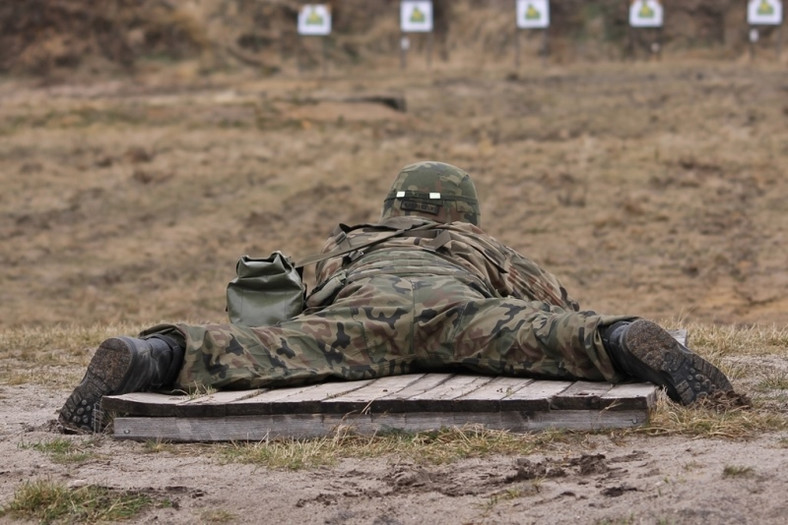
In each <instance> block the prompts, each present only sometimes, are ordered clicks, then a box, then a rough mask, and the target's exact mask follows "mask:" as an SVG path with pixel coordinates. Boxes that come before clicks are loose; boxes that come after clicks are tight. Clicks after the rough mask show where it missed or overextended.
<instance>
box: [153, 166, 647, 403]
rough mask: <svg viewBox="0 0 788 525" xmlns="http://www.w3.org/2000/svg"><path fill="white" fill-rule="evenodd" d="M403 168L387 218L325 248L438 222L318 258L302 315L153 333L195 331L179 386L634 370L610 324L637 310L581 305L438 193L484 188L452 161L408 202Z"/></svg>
mask: <svg viewBox="0 0 788 525" xmlns="http://www.w3.org/2000/svg"><path fill="white" fill-rule="evenodd" d="M433 169H434V167H433ZM402 173H404V175H403V176H402V177H401V181H400V182H401V184H399V185H395V188H393V189H392V193H391V194H390V195H389V197H388V198H387V199H386V201H385V203H384V212H383V218H384V220H383V221H382V222H381V224H379V225H364V226H362V227H359V228H355V229H352V228H348V227H343V226H342V225H340V227H338V229H337V230H336V231H335V233H334V235H332V237H331V238H330V239H329V240H328V242H327V243H326V244H325V246H324V248H323V251H324V252H328V251H331V250H333V249H334V248H337V247H342V246H345V245H347V244H348V243H352V244H351V245H355V246H359V245H360V244H361V243H362V242H366V241H367V240H373V239H374V238H375V237H376V236H378V237H380V236H383V235H387V234H388V232H390V231H391V229H399V228H403V227H408V226H414V225H420V224H425V223H428V222H430V223H431V224H432V227H429V228H427V229H426V230H422V231H419V232H418V234H417V232H413V233H412V234H405V235H403V236H400V237H394V238H391V239H388V240H385V241H383V242H382V243H380V244H377V245H375V246H373V247H372V248H369V249H367V250H361V251H357V252H352V253H350V254H349V255H345V256H342V257H336V258H332V259H328V260H326V261H324V262H322V263H321V264H319V265H318V268H317V277H318V283H320V284H318V286H317V287H316V288H315V290H314V291H313V292H312V293H311V295H310V296H309V297H308V299H307V309H306V310H305V312H304V313H303V314H301V315H299V316H297V317H294V318H292V319H290V320H287V321H285V322H282V323H279V324H277V325H273V326H261V327H254V328H250V327H244V326H239V325H231V324H217V325H199V326H195V325H185V324H177V325H162V326H158V327H154V328H152V329H151V330H148V331H147V332H145V334H150V333H157V332H158V333H168V334H170V335H176V336H177V335H180V336H182V337H183V339H184V340H185V347H186V352H185V357H184V362H183V366H182V368H181V371H180V375H179V376H178V379H177V383H178V384H177V386H178V387H179V388H184V389H190V388H194V387H199V386H210V387H214V388H219V389H245V388H256V387H276V386H291V385H298V384H304V383H314V382H319V381H323V380H325V379H329V378H332V379H346V380H357V379H364V378H371V377H379V376H385V375H393V374H404V373H411V372H417V371H446V370H465V371H472V372H477V373H485V374H502V375H509V376H522V377H541V378H554V379H588V380H607V381H613V382H615V381H619V380H621V379H623V376H621V375H620V374H619V373H618V372H616V370H615V369H614V367H613V364H612V362H611V359H610V356H609V355H608V353H607V352H606V350H605V347H604V346H603V344H602V340H601V336H600V331H599V328H601V327H604V326H608V325H610V324H612V323H614V322H616V321H620V320H630V319H633V318H632V317H625V316H601V315H597V314H595V313H594V312H581V311H578V310H579V308H578V304H577V303H576V302H575V301H574V300H573V299H572V298H571V297H569V295H568V294H567V291H566V290H565V289H564V287H563V286H562V285H561V284H560V282H559V281H558V279H556V277H555V276H553V275H551V274H550V273H548V272H546V271H545V270H543V269H542V268H540V267H539V266H538V265H537V264H536V263H534V262H533V261H531V260H529V259H527V258H525V257H523V256H522V255H520V254H518V253H517V252H515V251H514V250H512V249H510V248H508V247H506V246H505V245H503V244H501V243H500V242H498V241H496V240H495V239H494V238H492V237H490V236H489V235H487V234H485V233H484V232H483V231H482V230H481V229H480V228H479V227H477V225H478V205H477V203H476V201H475V198H474V199H468V200H465V199H463V198H462V196H461V195H458V196H457V197H459V198H454V199H452V200H451V201H447V202H442V203H441V205H436V204H435V203H432V202H431V201H430V198H431V197H430V196H431V195H437V194H440V193H441V191H440V190H443V191H444V192H447V191H451V187H455V188H460V190H459V191H460V192H461V193H462V192H468V191H470V190H473V194H474V197H475V189H473V188H472V186H470V188H468V187H467V186H463V185H464V184H466V180H465V179H461V180H453V177H454V173H449V174H448V175H446V177H449V179H448V180H449V182H452V184H449V185H447V187H446V188H445V189H442V188H440V187H439V188H437V189H438V190H439V191H437V192H429V193H424V194H423V195H422V196H423V197H424V199H421V200H418V199H417V200H415V201H411V202H410V203H408V202H407V199H406V198H404V197H407V194H408V192H411V191H412V192H414V193H413V194H414V195H415V194H416V193H417V190H418V188H415V189H414V188H412V187H411V185H409V184H408V177H407V175H408V168H405V169H404V170H403V172H401V174H402ZM462 173H464V172H462ZM465 176H466V177H467V174H466V175H465ZM467 184H470V179H467ZM403 188H405V189H403ZM408 188H410V189H408ZM431 189H435V188H431ZM403 196H404V197H403ZM444 197H445V195H444ZM431 216H434V217H435V220H434V221H431V220H427V219H425V217H431ZM456 218H460V219H464V221H454V222H452V220H453V219H456ZM466 221H467V222H466ZM145 334H143V335H145Z"/></svg>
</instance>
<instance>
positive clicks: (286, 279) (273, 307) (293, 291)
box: [227, 251, 306, 326]
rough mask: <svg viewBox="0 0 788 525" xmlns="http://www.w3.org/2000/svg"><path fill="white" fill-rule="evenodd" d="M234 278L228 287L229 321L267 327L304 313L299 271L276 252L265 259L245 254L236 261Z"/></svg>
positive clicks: (304, 287)
mask: <svg viewBox="0 0 788 525" xmlns="http://www.w3.org/2000/svg"><path fill="white" fill-rule="evenodd" d="M235 274H236V278H235V279H233V280H232V281H230V283H229V284H228V285H227V313H228V315H229V317H230V322H231V323H234V324H240V325H245V326H270V325H273V324H276V323H279V322H281V321H285V320H287V319H290V318H291V317H295V316H296V315H298V314H300V313H301V312H302V311H303V310H304V297H305V295H306V286H305V285H304V283H303V281H302V280H301V268H300V267H296V266H295V265H294V264H293V262H292V261H291V260H290V258H289V257H287V256H286V255H284V254H283V253H282V252H279V251H276V252H274V253H272V254H271V255H269V256H268V257H266V258H264V259H261V258H254V257H249V256H248V255H244V256H242V257H241V258H240V259H238V263H237V264H236V265H235Z"/></svg>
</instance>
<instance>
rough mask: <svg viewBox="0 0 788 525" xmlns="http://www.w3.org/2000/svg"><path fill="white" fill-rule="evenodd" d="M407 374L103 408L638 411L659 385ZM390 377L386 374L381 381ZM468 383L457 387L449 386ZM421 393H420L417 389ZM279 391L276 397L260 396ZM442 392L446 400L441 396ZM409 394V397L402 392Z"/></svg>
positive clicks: (135, 400) (155, 412)
mask: <svg viewBox="0 0 788 525" xmlns="http://www.w3.org/2000/svg"><path fill="white" fill-rule="evenodd" d="M414 377H415V378H414V380H413V381H411V382H410V383H407V382H408V378H407V376H400V379H401V380H402V381H404V382H406V383H407V384H406V386H405V387H403V388H401V389H400V390H399V391H395V392H389V393H386V395H382V396H379V397H378V398H375V399H370V400H363V399H359V398H358V397H357V396H353V395H350V396H348V397H343V396H345V395H347V394H352V393H353V392H359V391H363V390H364V389H365V388H370V387H371V386H374V384H375V382H374V381H369V380H365V381H360V382H355V381H349V382H345V383H331V384H323V385H313V386H312V387H303V388H301V389H298V388H291V389H287V390H289V391H290V393H291V394H293V396H292V397H290V398H288V397H287V396H284V395H278V394H284V393H282V392H276V391H274V390H270V391H264V390H249V391H236V392H217V393H214V394H209V395H206V396H201V397H197V398H192V397H188V396H168V395H165V394H155V393H147V392H135V393H131V394H124V395H121V396H105V397H104V398H103V399H102V404H101V407H102V410H103V411H105V412H112V413H115V414H118V415H126V416H139V417H229V416H245V415H274V414H283V415H285V414H309V415H312V414H340V415H341V414H348V413H370V414H374V413H378V414H380V413H417V412H470V413H475V412H480V411H482V412H483V411H487V412H496V411H520V412H538V411H546V410H549V409H551V410H582V409H584V410H603V409H607V410H630V409H641V408H650V407H651V406H652V405H653V404H654V402H655V400H656V395H655V388H656V387H654V386H653V385H650V384H640V385H641V386H640V387H635V386H629V387H627V386H626V385H612V384H610V383H595V382H587V381H577V382H574V383H571V382H566V381H536V380H528V379H523V380H521V381H522V386H521V387H520V388H514V389H511V391H505V392H499V393H496V394H495V397H493V398H488V399H484V398H481V397H479V396H478V395H477V396H474V392H477V391H478V390H479V388H485V387H487V386H489V385H492V384H494V382H495V381H497V380H498V378H493V377H486V376H455V377H454V378H449V379H447V378H444V377H441V376H440V375H439V376H437V377H433V376H432V375H431V374H427V375H425V376H414ZM381 380H382V379H381ZM452 380H454V383H453V384H454V385H455V387H456V386H457V385H460V386H462V387H465V388H467V390H466V389H465V388H459V389H455V390H454V391H452V389H451V388H448V387H446V386H444V385H449V384H452ZM420 384H426V385H433V384H434V385H436V387H443V388H442V389H441V388H437V389H435V390H433V389H430V388H425V389H422V390H419V388H418V386H419V385H420ZM412 392H416V394H414V395H410V394H411V393H412ZM272 394H277V395H275V396H274V400H273V401H270V402H259V401H258V400H259V399H267V398H269V397H271V395H272ZM433 395H435V396H437V397H438V398H437V399H436V398H433V397H432V396H433ZM401 396H407V397H401Z"/></svg>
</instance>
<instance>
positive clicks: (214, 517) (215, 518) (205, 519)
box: [200, 509, 237, 523]
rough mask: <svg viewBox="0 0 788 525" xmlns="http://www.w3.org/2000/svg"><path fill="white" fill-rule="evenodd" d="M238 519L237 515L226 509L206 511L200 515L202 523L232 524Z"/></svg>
mask: <svg viewBox="0 0 788 525" xmlns="http://www.w3.org/2000/svg"><path fill="white" fill-rule="evenodd" d="M236 519H237V516H236V515H235V514H233V513H232V512H230V511H228V510H224V509H211V510H206V511H205V512H203V513H202V514H200V522H201V523H232V522H234V521H235V520H236Z"/></svg>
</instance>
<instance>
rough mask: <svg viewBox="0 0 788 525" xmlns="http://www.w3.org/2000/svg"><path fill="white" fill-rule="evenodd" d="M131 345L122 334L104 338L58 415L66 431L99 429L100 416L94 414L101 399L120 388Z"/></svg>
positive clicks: (129, 361)
mask: <svg viewBox="0 0 788 525" xmlns="http://www.w3.org/2000/svg"><path fill="white" fill-rule="evenodd" d="M133 347H134V345H133V344H132V345H129V344H127V342H126V341H125V340H124V338H122V337H116V338H112V339H107V340H106V341H104V342H103V343H101V345H100V346H99V347H98V349H97V350H96V353H95V355H94V356H93V359H91V361H90V364H89V365H88V369H87V372H86V373H85V377H84V378H82V381H81V382H80V384H79V385H78V386H77V387H76V388H75V389H74V391H73V392H72V393H71V396H69V398H68V399H67V400H66V403H65V405H64V406H63V408H62V409H61V410H60V416H59V418H58V420H59V422H60V424H61V425H62V426H63V428H64V429H66V430H73V431H80V432H82V431H87V432H100V431H101V430H102V428H101V427H102V426H103V425H102V419H103V418H102V417H101V416H100V415H99V414H98V412H99V410H98V408H99V403H100V402H101V398H102V397H103V396H106V395H110V394H112V393H114V392H117V390H118V389H119V388H120V386H121V385H122V384H123V382H124V381H125V379H126V377H127V376H128V375H129V373H130V371H131V368H132V362H133V357H134V352H133V350H132V349H133Z"/></svg>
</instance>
